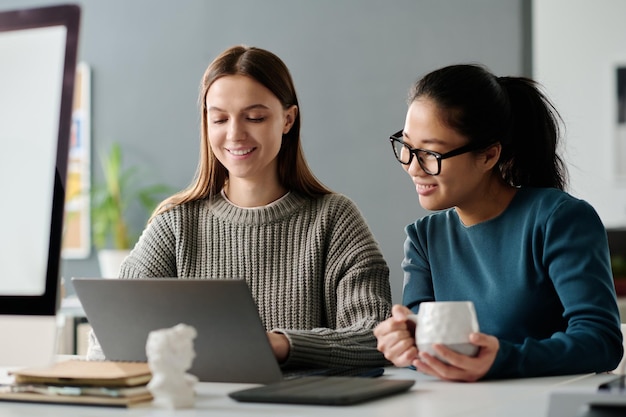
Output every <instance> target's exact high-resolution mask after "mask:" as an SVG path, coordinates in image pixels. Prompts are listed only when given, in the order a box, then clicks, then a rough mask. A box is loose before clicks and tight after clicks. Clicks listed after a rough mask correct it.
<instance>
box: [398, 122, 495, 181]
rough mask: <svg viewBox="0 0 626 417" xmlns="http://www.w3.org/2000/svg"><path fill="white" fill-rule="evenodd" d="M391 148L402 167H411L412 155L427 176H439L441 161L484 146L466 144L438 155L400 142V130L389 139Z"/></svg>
mask: <svg viewBox="0 0 626 417" xmlns="http://www.w3.org/2000/svg"><path fill="white" fill-rule="evenodd" d="M389 141H390V142H391V147H392V148H393V154H394V155H395V157H396V159H397V160H398V162H400V163H401V164H403V165H411V161H412V160H413V155H415V157H416V158H417V162H418V163H419V164H420V167H421V168H422V169H423V170H424V172H425V173H427V174H428V175H439V173H440V172H441V161H442V160H444V159H447V158H452V157H453V156H457V155H461V154H464V153H467V152H471V151H475V150H478V149H481V148H485V145H484V144H480V143H468V144H467V145H464V146H461V147H460V148H456V149H453V150H451V151H450V152H446V153H443V154H441V153H439V152H434V151H428V150H426V149H419V148H411V147H410V146H409V145H407V144H406V143H404V141H403V140H402V130H400V131H399V132H396V133H394V134H393V135H391V136H390V137H389Z"/></svg>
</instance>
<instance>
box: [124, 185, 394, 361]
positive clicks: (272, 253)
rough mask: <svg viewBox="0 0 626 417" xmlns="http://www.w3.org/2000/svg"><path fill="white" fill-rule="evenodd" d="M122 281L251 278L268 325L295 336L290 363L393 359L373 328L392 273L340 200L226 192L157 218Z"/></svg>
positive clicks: (386, 302)
mask: <svg viewBox="0 0 626 417" xmlns="http://www.w3.org/2000/svg"><path fill="white" fill-rule="evenodd" d="M120 276H121V277H122V278H141V277H180V278H195V279H236V278H243V279H245V281H246V282H247V283H248V286H249V287H250V290H251V292H252V296H253V298H254V299H255V301H256V303H257V306H258V309H259V314H260V317H261V320H262V322H263V324H264V326H265V329H266V330H267V331H270V330H273V331H279V332H281V333H283V334H285V335H286V336H287V338H288V339H289V343H290V346H291V349H290V353H289V356H288V358H287V360H286V361H285V362H284V363H283V364H282V366H283V367H291V366H293V367H305V366H322V367H327V366H328V367H330V366H363V365H368V366H379V365H383V364H386V363H387V362H386V361H385V360H384V358H383V356H382V354H381V353H380V352H378V351H377V349H376V339H375V337H374V335H373V332H372V329H373V327H374V326H375V325H376V324H377V323H379V322H380V321H381V320H383V319H386V318H387V317H388V316H389V314H390V309H391V291H390V286H389V269H388V266H387V264H386V262H385V260H384V259H383V256H382V253H381V251H380V248H379V246H378V243H377V242H376V241H375V239H374V237H373V235H372V233H371V231H370V229H369V227H368V226H367V224H366V222H365V220H364V218H363V216H362V215H361V213H360V212H359V210H358V209H357V207H356V206H355V204H354V203H353V202H352V201H351V200H349V199H348V198H347V197H345V196H343V195H340V194H328V195H325V196H323V197H319V198H315V199H312V198H307V197H304V196H303V195H300V194H298V193H296V192H290V193H288V194H287V195H286V196H284V197H283V198H281V199H279V200H278V201H276V202H274V203H272V204H270V205H268V206H264V207H258V208H241V207H237V206H235V205H233V204H232V203H230V202H229V201H228V200H227V199H226V198H225V197H224V196H223V195H218V196H215V197H213V198H212V199H210V200H209V199H203V200H198V201H193V202H189V203H185V204H183V205H180V206H176V207H173V208H172V209H170V210H168V211H166V212H164V213H162V214H160V215H158V216H157V217H156V218H154V219H153V220H152V222H150V224H149V225H148V226H147V228H146V229H145V230H144V232H143V233H142V235H141V237H140V239H139V241H138V242H137V244H136V246H135V248H134V249H133V251H132V252H131V254H130V255H129V256H128V258H127V259H126V260H125V261H124V263H123V264H122V266H121V270H120ZM200 331H201V330H200Z"/></svg>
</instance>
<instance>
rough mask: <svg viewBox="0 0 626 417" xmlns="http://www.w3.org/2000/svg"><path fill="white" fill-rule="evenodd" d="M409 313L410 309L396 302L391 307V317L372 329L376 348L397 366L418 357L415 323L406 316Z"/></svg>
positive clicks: (409, 362) (410, 362)
mask: <svg viewBox="0 0 626 417" xmlns="http://www.w3.org/2000/svg"><path fill="white" fill-rule="evenodd" d="M410 314H413V312H412V311H411V310H409V309H408V308H406V307H404V306H401V305H398V304H396V305H394V306H393V308H392V309H391V317H390V318H388V319H387V320H385V321H383V322H381V323H379V324H378V326H376V328H375V329H374V336H376V339H378V345H377V348H378V350H379V351H381V352H382V353H383V354H384V355H385V358H387V360H389V361H391V362H393V364H394V365H396V366H399V367H405V366H409V365H411V364H413V363H414V362H415V361H416V360H417V359H418V355H417V347H416V346H415V323H414V322H413V321H411V320H409V319H408V318H407V316H408V315H410Z"/></svg>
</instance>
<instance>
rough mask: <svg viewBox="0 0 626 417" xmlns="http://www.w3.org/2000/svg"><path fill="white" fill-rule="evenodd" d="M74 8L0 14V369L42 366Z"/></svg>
mask: <svg viewBox="0 0 626 417" xmlns="http://www.w3.org/2000/svg"><path fill="white" fill-rule="evenodd" d="M79 21H80V8H79V7H78V6H75V5H59V6H51V7H37V8H24V9H19V10H9V11H0V194H1V195H2V196H3V202H2V204H0V230H1V233H0V248H1V249H0V335H1V337H2V342H0V366H6V367H20V366H38V365H43V364H48V363H49V362H50V361H51V360H52V359H53V358H54V354H55V353H56V352H55V341H56V330H57V322H56V311H57V306H58V298H59V297H58V292H59V291H58V290H59V263H60V262H59V261H60V254H61V240H62V235H63V212H64V210H63V209H64V201H65V180H66V172H67V159H68V152H69V142H70V131H71V123H72V101H73V90H74V77H75V71H76V57H77V48H78V32H79Z"/></svg>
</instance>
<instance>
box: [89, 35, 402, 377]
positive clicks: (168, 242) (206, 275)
mask: <svg viewBox="0 0 626 417" xmlns="http://www.w3.org/2000/svg"><path fill="white" fill-rule="evenodd" d="M200 111H201V123H202V124H201V143H200V151H199V152H200V161H199V165H198V171H197V175H196V178H195V180H194V182H193V183H192V184H191V186H190V187H189V188H187V189H186V190H183V191H181V192H179V193H177V194H175V195H173V196H172V197H170V198H168V199H166V200H165V201H164V202H163V203H161V205H160V206H159V207H158V208H157V210H156V214H155V215H154V216H153V217H152V219H151V220H150V222H149V224H148V226H147V228H146V230H145V231H144V232H143V234H142V236H141V238H140V239H139V241H138V242H137V245H136V246H135V248H134V249H133V251H132V253H131V254H130V255H129V257H128V258H127V259H126V260H125V261H124V263H123V264H122V266H121V270H120V275H121V277H122V278H141V277H181V278H196V279H234V278H244V279H245V280H246V281H247V283H248V285H249V287H250V290H251V291H252V295H253V297H254V299H255V301H256V302H257V305H258V308H259V313H260V316H261V319H262V321H263V324H264V325H265V328H266V330H267V331H268V338H269V340H270V343H271V345H272V348H273V350H274V354H275V356H276V358H277V359H278V360H279V361H280V363H281V364H282V365H283V366H284V367H336V366H380V365H384V364H387V363H388V362H387V361H386V360H385V359H384V357H383V355H382V354H381V353H380V352H379V351H378V350H377V349H376V338H375V337H374V335H373V328H374V326H375V325H376V324H378V323H379V322H380V321H381V320H384V319H385V318H387V317H389V314H390V310H391V291H390V285H389V269H388V266H387V263H386V262H385V260H384V259H383V256H382V253H381V251H380V248H379V246H378V243H377V242H376V241H375V239H374V237H373V235H372V233H371V231H370V229H369V227H368V226H367V224H366V222H365V220H364V218H363V216H362V215H361V213H360V212H359V210H358V209H357V207H356V206H355V205H354V203H353V202H352V201H351V200H349V199H348V198H347V197H345V196H343V195H340V194H336V193H333V192H331V191H330V190H328V189H327V188H326V187H325V186H324V185H323V184H321V183H320V182H319V181H318V180H317V179H316V178H315V176H314V175H313V173H312V172H311V171H310V169H309V167H308V166H307V163H306V161H305V158H304V154H303V152H302V147H301V143H300V109H299V105H298V98H297V95H296V91H295V88H294V85H293V81H292V78H291V74H290V73H289V70H288V69H287V67H286V66H285V64H284V63H283V62H282V60H281V59H280V58H279V57H277V56H276V55H274V54H273V53H271V52H269V51H266V50H264V49H260V48H255V47H246V46H234V47H232V48H229V49H227V50H225V51H224V52H222V53H221V54H220V55H219V56H218V57H217V58H215V60H214V61H213V62H212V63H211V64H210V65H209V67H208V68H207V70H206V72H205V74H204V76H203V79H202V85H201V96H200ZM92 347H93V348H94V349H92V350H91V352H93V354H92V355H91V357H97V356H98V350H97V344H96V341H95V340H93V345H92Z"/></svg>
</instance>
